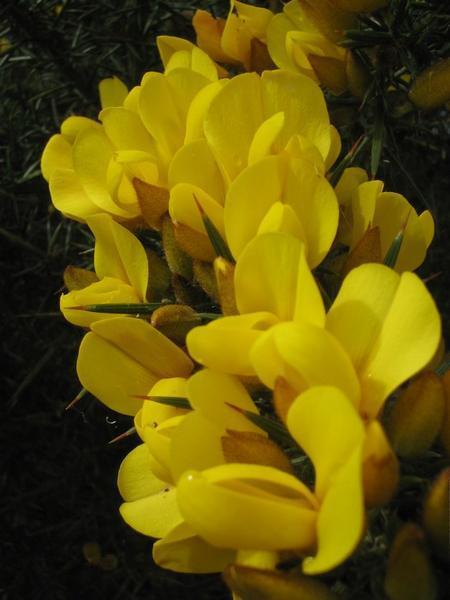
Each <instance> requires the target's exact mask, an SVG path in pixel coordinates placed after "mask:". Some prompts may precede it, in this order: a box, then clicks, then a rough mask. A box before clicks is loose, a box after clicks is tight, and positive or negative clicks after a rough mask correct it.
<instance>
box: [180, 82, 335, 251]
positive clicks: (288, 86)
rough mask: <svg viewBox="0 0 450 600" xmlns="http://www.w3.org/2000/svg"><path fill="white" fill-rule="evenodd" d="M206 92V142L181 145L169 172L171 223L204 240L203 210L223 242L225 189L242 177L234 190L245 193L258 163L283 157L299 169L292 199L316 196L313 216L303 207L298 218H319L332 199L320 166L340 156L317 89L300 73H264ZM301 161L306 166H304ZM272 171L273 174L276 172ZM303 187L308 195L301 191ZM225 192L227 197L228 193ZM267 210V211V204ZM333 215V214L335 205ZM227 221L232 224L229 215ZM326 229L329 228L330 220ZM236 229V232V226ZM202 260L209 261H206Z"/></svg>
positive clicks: (321, 95) (226, 197)
mask: <svg viewBox="0 0 450 600" xmlns="http://www.w3.org/2000/svg"><path fill="white" fill-rule="evenodd" d="M207 91H208V102H209V104H208V105H207V106H205V108H204V112H203V113H202V112H201V111H199V112H200V113H201V114H202V121H199V123H200V125H201V128H202V131H203V132H204V135H205V140H199V139H198V138H197V139H196V141H193V142H192V143H191V144H186V145H185V146H184V147H183V148H181V149H180V150H179V151H178V153H177V154H176V155H175V157H174V159H173V161H172V163H171V166H170V170H169V181H170V186H171V195H170V202H169V212H170V215H171V217H172V220H173V221H174V222H175V223H179V224H183V225H184V226H187V227H188V228H189V230H193V231H194V232H195V233H197V234H201V235H203V236H205V229H204V225H203V221H202V218H201V214H200V212H199V207H198V204H200V205H201V207H202V210H203V211H204V212H205V213H206V214H207V215H208V217H209V218H210V219H211V221H212V222H213V223H214V225H215V226H216V229H217V230H218V231H219V232H220V233H221V235H222V236H223V237H225V234H227V235H228V231H230V232H232V231H233V225H232V224H230V227H228V228H227V229H228V230H227V231H225V226H224V214H223V206H224V205H225V206H226V205H227V203H228V196H227V195H226V190H227V189H228V188H229V187H230V185H232V183H233V182H234V181H235V180H236V179H237V178H238V176H239V175H240V174H241V175H242V177H243V178H244V179H243V182H242V183H240V184H238V183H237V182H236V185H237V186H238V189H239V193H243V191H241V190H243V187H245V186H253V184H254V177H253V173H254V170H255V169H256V170H257V169H259V170H263V169H264V165H262V166H259V167H258V166H257V163H258V162H259V161H261V160H263V159H265V158H268V157H269V156H270V155H276V154H280V153H284V152H287V153H288V155H292V159H293V161H295V162H296V164H297V166H296V167H295V169H294V171H295V173H296V175H295V176H294V177H292V176H291V179H292V178H293V179H295V177H296V178H297V182H295V181H294V182H292V183H290V189H291V191H292V192H291V195H292V194H294V193H296V194H297V197H301V196H307V195H312V196H313V198H312V199H311V204H312V205H313V208H312V210H311V216H309V211H308V210H307V209H306V202H305V203H304V206H305V210H304V211H303V213H302V217H301V218H303V219H305V220H308V219H309V220H314V219H317V217H318V214H317V213H318V210H319V206H320V205H321V204H323V205H324V210H325V211H327V208H328V207H329V206H330V204H333V202H334V199H333V193H332V191H331V190H328V185H327V182H325V181H324V178H323V173H324V171H325V167H324V165H323V163H324V162H325V165H326V167H328V166H329V165H330V164H332V162H333V161H334V160H335V158H336V156H337V154H338V153H339V147H340V141H339V136H338V134H337V132H336V130H335V129H334V128H333V127H331V126H330V122H329V116H328V112H327V108H326V105H325V100H324V97H323V94H322V92H321V90H320V88H319V87H318V86H317V85H316V84H315V83H314V82H313V81H311V80H310V79H308V78H306V77H304V76H302V75H300V74H296V73H287V72H283V71H266V72H264V73H263V75H262V76H261V77H260V76H259V75H257V74H256V73H246V74H242V75H238V76H237V77H234V78H233V79H231V80H230V81H228V82H227V83H226V85H223V84H222V82H217V84H213V85H211V86H209V88H207V90H204V92H205V93H206V92H207ZM199 97H200V95H199ZM193 106H194V103H193ZM286 160H287V159H286ZM302 160H304V161H305V162H304V164H303V165H302V164H301V162H302ZM269 162H270V161H269ZM276 163H277V161H275V162H274V165H276ZM311 163H312V164H311ZM274 165H273V166H272V167H271V168H272V171H274V170H276V166H274ZM246 167H248V168H249V169H251V167H253V169H251V170H250V172H249V174H248V175H245V172H246ZM280 170H281V173H280V175H279V176H278V177H277V179H278V180H281V181H282V180H283V162H282V161H281V162H280ZM295 185H297V186H298V188H299V189H298V190H297V191H296V192H294V191H293V190H294V189H295ZM301 186H304V188H305V189H304V190H302V189H301ZM258 190H259V187H258ZM229 193H230V194H231V193H232V192H231V190H230V192H229ZM245 193H246V194H247V197H248V198H247V202H246V203H245V204H246V210H247V211H248V207H249V205H250V200H251V198H252V197H253V196H254V194H255V191H254V190H253V189H251V188H250V187H249V188H247V189H246V190H245ZM280 194H281V190H278V196H277V197H275V198H274V200H272V202H271V203H270V205H271V204H272V203H273V202H274V201H277V200H282V198H280ZM266 196H267V194H266ZM322 196H324V198H323V200H322V199H321V198H322ZM233 202H234V203H236V204H235V206H237V204H239V203H240V201H239V200H238V199H236V200H233ZM253 204H255V203H253ZM297 204H300V203H299V202H297ZM265 206H266V207H267V208H269V206H267V201H266V203H265ZM299 210H300V212H302V211H301V209H299ZM330 210H331V212H332V211H333V207H332V208H331V209H330ZM319 212H320V211H319ZM232 213H233V211H232ZM232 213H231V214H232ZM263 216H264V215H261V217H260V218H261V219H262V217H263ZM230 218H231V219H233V217H232V216H231V217H230ZM250 221H251V215H247V219H246V222H247V228H251V227H252V224H251V222H250ZM330 223H331V227H332V226H333V218H331V221H330ZM235 225H236V227H238V226H239V224H238V223H236V224H235ZM297 229H298V227H297ZM230 235H233V233H231V234H230ZM319 235H320V234H319ZM333 235H334V233H333ZM310 237H311V236H310ZM330 243H331V242H330ZM204 260H210V258H208V257H207V256H205V257H204Z"/></svg>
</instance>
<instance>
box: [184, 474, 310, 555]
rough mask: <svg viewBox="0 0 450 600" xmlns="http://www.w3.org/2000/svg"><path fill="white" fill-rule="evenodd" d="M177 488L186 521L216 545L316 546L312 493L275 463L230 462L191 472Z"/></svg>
mask: <svg viewBox="0 0 450 600" xmlns="http://www.w3.org/2000/svg"><path fill="white" fill-rule="evenodd" d="M177 491H178V504H179V507H180V512H181V513H182V515H183V516H184V518H185V520H186V522H187V523H188V524H189V525H190V526H191V527H192V528H193V530H194V531H195V532H197V533H198V534H199V535H200V536H201V537H202V538H204V539H205V540H206V541H208V542H209V543H211V544H213V545H214V546H218V547H220V548H235V549H239V548H243V549H245V548H258V549H259V550H278V549H294V548H295V549H305V548H309V547H311V546H313V545H314V542H315V521H316V511H315V509H314V508H313V506H314V505H313V504H312V502H311V498H310V497H311V493H310V492H309V490H308V489H307V488H306V487H305V486H303V484H302V483H301V482H300V481H299V480H298V479H296V478H295V477H293V476H292V475H289V474H287V473H283V472H282V471H278V470H277V469H274V468H273V467H264V466H260V465H246V464H240V465H239V464H229V465H222V466H218V467H213V468H212V469H207V470H206V471H203V473H198V472H196V471H188V472H187V473H185V474H184V475H183V476H182V477H181V479H180V480H179V482H178V486H177ZM312 498H313V497H312ZM243 523H245V527H243V526H242V524H243Z"/></svg>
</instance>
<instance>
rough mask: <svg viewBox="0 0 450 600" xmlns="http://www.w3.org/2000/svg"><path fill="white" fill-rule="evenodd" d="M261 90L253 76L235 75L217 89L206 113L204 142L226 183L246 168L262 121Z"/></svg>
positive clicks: (257, 79)
mask: <svg viewBox="0 0 450 600" xmlns="http://www.w3.org/2000/svg"><path fill="white" fill-rule="evenodd" d="M260 87H261V86H260V79H259V77H258V76H257V75H256V74H255V73H244V74H242V75H237V76H236V77H233V79H231V80H230V81H229V83H228V84H227V85H226V86H225V87H224V88H223V89H222V90H220V92H219V93H218V94H217V95H216V96H215V98H214V99H213V100H212V102H211V104H210V106H209V109H208V110H207V112H206V115H205V121H204V131H205V136H206V139H207V140H208V142H209V144H210V145H211V148H212V151H213V153H214V155H215V156H216V158H217V159H218V160H219V161H220V162H221V163H222V164H223V167H224V170H225V173H226V175H227V176H228V178H229V180H233V179H234V178H235V177H236V175H237V174H238V173H239V172H240V171H241V170H242V169H243V168H244V167H245V166H246V164H247V157H248V152H249V149H250V145H251V143H252V140H253V136H254V135H255V132H256V130H257V129H258V127H259V126H260V124H261V122H262V121H263V112H262V105H261V91H260ZM273 112H274V113H275V112H279V110H277V111H273ZM268 116H270V115H268ZM224 123H226V127H224Z"/></svg>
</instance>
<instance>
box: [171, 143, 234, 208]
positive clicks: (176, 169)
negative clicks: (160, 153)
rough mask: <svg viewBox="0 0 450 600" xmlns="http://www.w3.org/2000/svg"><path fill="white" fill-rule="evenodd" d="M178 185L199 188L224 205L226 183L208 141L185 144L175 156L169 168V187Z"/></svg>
mask: <svg viewBox="0 0 450 600" xmlns="http://www.w3.org/2000/svg"><path fill="white" fill-rule="evenodd" d="M177 183H185V184H191V185H194V186H196V187H199V188H201V189H202V190H204V191H205V192H207V193H208V194H209V195H210V196H211V197H212V198H213V199H214V200H215V201H216V202H218V203H219V204H221V205H223V203H224V182H223V179H222V175H221V173H220V170H219V168H218V166H217V163H216V161H215V159H214V156H213V155H212V153H211V149H210V148H209V146H208V144H207V143H206V140H204V139H203V140H197V141H195V142H190V143H189V144H185V145H184V146H183V147H182V148H180V149H179V150H178V152H177V153H176V154H175V156H174V157H173V160H172V162H171V163H170V168H169V187H170V188H173V187H174V186H175V185H176V184H177Z"/></svg>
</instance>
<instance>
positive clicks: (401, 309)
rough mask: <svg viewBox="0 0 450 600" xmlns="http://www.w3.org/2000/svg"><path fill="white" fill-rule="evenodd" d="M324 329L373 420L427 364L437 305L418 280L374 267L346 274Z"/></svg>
mask: <svg viewBox="0 0 450 600" xmlns="http://www.w3.org/2000/svg"><path fill="white" fill-rule="evenodd" d="M355 322H357V323H358V327H357V328H355V327H354V323H355ZM326 326H327V329H328V330H329V331H331V332H332V333H333V335H335V336H336V337H337V339H339V341H340V342H341V344H342V345H343V346H344V348H345V349H346V351H347V352H348V354H349V356H350V357H351V359H352V361H353V364H354V365H355V367H356V370H357V372H358V375H359V378H360V381H361V386H362V394H363V401H362V407H361V410H362V412H363V413H364V414H365V415H368V416H370V417H374V416H376V415H377V413H378V411H379V410H380V408H381V407H382V405H383V403H384V401H385V399H386V398H387V396H388V395H389V394H390V393H391V392H393V391H394V390H395V389H396V388H397V387H398V386H399V385H400V384H401V383H403V382H404V381H406V379H408V378H409V377H411V376H412V375H414V374H415V373H417V372H418V371H419V370H420V369H421V368H423V367H424V366H425V365H426V364H427V363H428V361H429V360H430V359H431V358H432V356H433V354H434V353H435V351H436V348H437V346H438V344H439V340H440V331H441V324H440V318H439V313H438V311H437V309H436V305H435V304H434V301H433V299H432V297H431V295H430V294H429V292H428V291H427V289H426V287H425V285H424V284H423V283H422V282H421V281H420V279H419V278H418V277H417V276H416V275H414V274H413V273H403V274H402V275H401V276H399V275H397V274H396V273H395V272H394V271H392V270H391V269H389V268H388V267H385V266H384V265H375V264H368V265H362V266H360V267H358V268H356V269H354V270H353V271H351V272H350V273H349V275H347V277H346V278H345V280H344V282H343V284H342V287H341V289H340V292H339V294H338V296H337V298H336V300H335V301H334V303H333V306H332V307H331V309H330V311H329V313H328V316H327V325H326Z"/></svg>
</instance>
